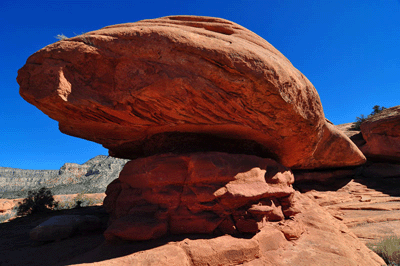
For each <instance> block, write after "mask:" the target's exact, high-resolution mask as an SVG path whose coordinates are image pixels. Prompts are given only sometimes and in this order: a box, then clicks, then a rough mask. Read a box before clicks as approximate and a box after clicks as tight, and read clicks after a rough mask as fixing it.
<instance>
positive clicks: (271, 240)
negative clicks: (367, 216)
mask: <svg viewBox="0 0 400 266" xmlns="http://www.w3.org/2000/svg"><path fill="white" fill-rule="evenodd" d="M293 197H294V200H295V201H296V202H297V204H298V206H299V208H300V210H301V213H299V214H297V215H296V216H295V218H293V219H286V220H283V221H280V222H275V223H268V224H267V225H266V226H265V227H263V228H262V229H261V231H260V232H259V233H257V234H256V235H254V236H253V237H252V238H250V239H249V238H241V237H233V236H229V235H225V236H219V237H213V238H209V239H192V237H190V238H186V239H184V240H180V241H176V240H175V241H169V242H168V244H161V245H160V244H158V245H156V246H155V247H154V246H152V245H150V246H152V247H151V248H148V249H144V250H143V248H142V246H141V244H140V243H138V242H136V243H131V244H130V245H128V246H125V247H124V248H125V249H129V250H140V251H137V252H131V253H129V254H126V253H125V254H123V255H120V256H115V255H114V256H113V255H112V254H118V252H119V254H121V252H120V250H121V249H122V248H123V246H121V245H118V246H112V245H109V244H103V245H101V246H99V247H98V248H97V249H96V250H94V251H92V252H89V253H87V254H85V255H83V256H81V257H78V258H75V259H73V260H71V261H69V262H68V263H65V264H66V265H99V266H100V265H138V266H139V265H196V266H197V265H209V266H217V265H246V266H255V265H257V266H259V265H260V266H261V265H263V266H292V265H298V266H309V265H327V266H336V265H349V266H381V265H384V264H385V262H384V261H383V259H382V258H380V257H379V256H378V255H377V254H375V253H374V252H372V251H371V250H370V249H369V248H367V247H366V246H365V245H364V244H362V243H361V242H360V240H359V239H358V238H357V237H356V236H355V235H354V234H353V233H352V232H351V231H350V230H349V229H348V228H347V227H346V226H345V225H344V224H343V223H341V222H339V221H338V220H337V219H335V218H333V217H332V215H330V214H329V213H328V212H327V211H326V210H324V209H323V208H322V207H320V206H318V204H316V203H315V201H314V200H311V199H310V198H308V197H307V196H305V195H301V194H300V193H298V192H295V193H294V195H293ZM284 232H286V235H285V233H284ZM288 232H293V233H295V232H302V234H301V236H300V238H293V239H290V238H288V237H287V235H288ZM88 261H90V262H92V263H90V264H89V263H83V262H88Z"/></svg>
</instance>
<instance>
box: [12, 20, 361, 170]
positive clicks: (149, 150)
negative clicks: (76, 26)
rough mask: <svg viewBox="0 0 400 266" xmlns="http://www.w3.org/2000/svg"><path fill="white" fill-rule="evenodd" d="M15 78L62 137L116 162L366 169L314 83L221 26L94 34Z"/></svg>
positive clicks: (57, 49)
mask: <svg viewBox="0 0 400 266" xmlns="http://www.w3.org/2000/svg"><path fill="white" fill-rule="evenodd" d="M17 80H18V83H19V84H20V94H21V96H22V97H23V98H24V99H25V100H27V101H28V102H30V103H32V104H34V105H35V106H37V107H38V108H39V109H40V110H42V111H43V112H44V113H46V114H47V115H49V116H50V117H51V118H53V119H55V120H57V121H59V127H60V130H61V131H62V132H63V133H66V134H69V135H72V136H76V137H80V138H84V139H88V140H91V141H95V142H98V143H101V144H103V146H104V147H106V148H108V149H109V151H110V155H112V156H116V157H121V158H130V159H132V158H137V157H143V156H149V155H153V154H161V153H168V152H175V153H190V152H198V151H204V152H205V151H223V152H230V153H232V152H234V153H242V154H252V155H257V156H261V157H269V158H270V157H272V158H275V159H276V160H278V161H279V162H280V163H282V164H283V165H285V166H287V167H291V168H316V167H317V168H323V167H337V166H348V165H358V164H362V163H363V162H364V161H365V158H364V156H363V155H362V154H361V153H360V151H359V150H358V149H357V147H356V146H355V145H354V144H353V143H351V142H350V141H349V140H348V138H347V137H346V136H345V135H343V134H342V133H341V132H340V131H339V130H337V129H336V128H335V127H334V126H333V125H332V124H330V123H329V122H327V121H326V120H325V118H324V114H323V109H322V106H321V102H320V99H319V96H318V93H317V91H316V90H315V88H314V87H313V85H312V84H311V83H310V81H308V79H307V78H306V77H305V76H304V75H303V74H301V73H300V72H299V71H298V70H297V69H296V68H294V67H293V65H292V64H291V63H290V62H289V60H288V59H287V58H285V57H284V56H283V55H282V54H281V53H280V52H279V51H278V50H276V49H275V48H274V47H273V46H272V45H271V44H269V43H268V42H267V41H265V40H264V39H262V38H261V37H259V36H258V35H256V34H255V33H253V32H251V31H249V30H247V29H245V28H243V27H242V26H240V25H238V24H235V23H233V22H230V21H227V20H224V19H219V18H210V17H194V16H171V17H164V18H159V19H151V20H143V21H139V22H136V23H127V24H120V25H113V26H109V27H105V28H102V29H100V30H97V31H92V32H88V33H86V34H85V35H84V36H77V37H74V38H70V39H67V40H62V41H59V42H56V43H54V44H51V45H49V46H46V47H45V48H43V49H41V50H40V51H38V52H36V53H35V54H33V55H32V56H31V57H29V59H28V60H27V63H26V65H25V66H24V67H23V68H22V69H20V70H19V73H18V78H17Z"/></svg>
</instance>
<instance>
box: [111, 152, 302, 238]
mask: <svg viewBox="0 0 400 266" xmlns="http://www.w3.org/2000/svg"><path fill="white" fill-rule="evenodd" d="M293 181H294V178H293V174H292V173H291V171H290V170H289V169H288V168H286V167H284V166H282V165H280V164H278V163H277V162H275V161H273V160H271V159H264V158H260V157H256V156H252V155H235V154H227V153H220V152H208V153H193V154H185V155H173V154H168V155H155V156H151V157H147V158H142V159H136V160H132V161H130V162H128V163H127V164H126V165H125V167H124V169H123V170H122V172H121V174H120V177H119V178H118V179H117V180H115V181H114V182H113V183H111V184H110V185H109V186H108V188H107V191H106V194H107V196H106V198H105V200H104V207H105V208H106V210H107V211H108V212H110V213H111V217H110V226H109V228H108V229H107V230H106V232H105V237H106V239H109V240H112V239H115V238H122V239H127V240H148V239H155V238H159V237H161V236H164V235H166V234H168V233H172V234H187V233H205V234H209V233H224V234H239V233H253V234H254V233H256V232H258V231H259V230H260V229H261V228H262V227H264V226H265V225H266V224H267V223H269V222H278V221H282V220H285V219H288V218H289V217H292V216H294V215H295V214H296V213H298V210H297V209H296V206H295V204H294V202H293V199H292V197H291V195H292V194H293V193H294V190H293V188H292V186H291V184H292V183H293Z"/></svg>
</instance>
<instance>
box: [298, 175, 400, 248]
mask: <svg viewBox="0 0 400 266" xmlns="http://www.w3.org/2000/svg"><path fill="white" fill-rule="evenodd" d="M399 183H400V182H399V179H398V178H393V179H390V178H388V177H386V178H382V177H381V176H375V177H374V176H370V177H368V178H364V177H363V178H359V179H355V180H352V181H351V182H349V183H348V184H347V185H345V186H343V187H342V188H340V189H339V190H337V191H316V190H311V191H309V192H306V193H305V195H306V196H309V197H311V198H312V199H313V200H315V201H316V202H317V203H318V204H319V205H320V206H322V207H324V208H325V209H326V210H327V211H328V212H329V213H331V215H332V216H334V217H335V218H337V219H338V220H340V221H342V222H343V223H344V224H345V225H346V226H347V227H348V228H349V229H350V231H351V232H353V233H354V234H355V235H356V236H357V237H358V238H359V239H360V240H361V241H362V242H363V243H373V242H376V241H380V240H381V239H383V238H387V237H391V236H393V235H395V236H397V237H400V230H399V228H400V203H399V201H400V198H399V197H398V195H399V191H398V187H399ZM383 192H385V193H383ZM395 195H397V197H396V196H395Z"/></svg>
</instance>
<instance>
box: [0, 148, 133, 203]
mask: <svg viewBox="0 0 400 266" xmlns="http://www.w3.org/2000/svg"><path fill="white" fill-rule="evenodd" d="M127 161H128V160H124V159H118V158H113V157H110V156H104V155H99V156H96V157H94V158H93V159H91V160H89V161H87V162H86V163H84V164H76V163H65V164H64V165H63V166H62V167H61V168H60V170H23V169H16V168H9V167H0V198H8V199H14V198H24V197H26V196H27V195H28V191H29V190H30V189H38V188H40V187H43V186H44V187H47V188H51V191H52V192H53V194H73V193H81V192H85V193H101V192H104V191H105V189H106V187H107V185H108V184H109V183H110V182H111V181H113V180H114V179H116V178H117V177H118V175H119V173H120V171H121V170H122V167H123V166H124V165H125V163H126V162H127Z"/></svg>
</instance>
